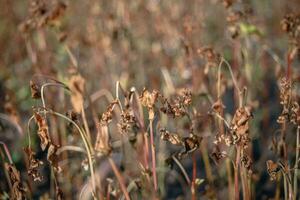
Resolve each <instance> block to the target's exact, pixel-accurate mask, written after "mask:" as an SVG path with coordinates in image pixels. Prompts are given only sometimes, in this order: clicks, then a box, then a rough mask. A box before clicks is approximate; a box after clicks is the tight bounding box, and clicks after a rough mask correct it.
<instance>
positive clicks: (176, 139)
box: [160, 128, 183, 145]
mask: <svg viewBox="0 0 300 200" xmlns="http://www.w3.org/2000/svg"><path fill="white" fill-rule="evenodd" d="M160 138H161V139H162V140H165V141H169V142H170V143H171V144H174V145H183V144H182V138H181V137H180V136H179V135H178V134H171V133H170V132H169V131H167V130H166V129H165V128H164V129H161V130H160Z"/></svg>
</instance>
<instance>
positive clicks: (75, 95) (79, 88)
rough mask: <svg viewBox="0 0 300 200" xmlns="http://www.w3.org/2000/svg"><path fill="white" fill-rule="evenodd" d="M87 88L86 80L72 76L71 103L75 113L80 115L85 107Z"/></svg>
mask: <svg viewBox="0 0 300 200" xmlns="http://www.w3.org/2000/svg"><path fill="white" fill-rule="evenodd" d="M84 87H85V80H84V79H83V77H82V76H81V75H80V74H78V75H73V76H71V78H70V80H69V88H70V90H71V103H72V106H73V108H74V110H75V112H77V113H80V112H81V109H82V106H83V101H84V98H83V93H84Z"/></svg>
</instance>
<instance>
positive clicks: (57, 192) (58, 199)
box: [55, 186, 64, 200]
mask: <svg viewBox="0 0 300 200" xmlns="http://www.w3.org/2000/svg"><path fill="white" fill-rule="evenodd" d="M55 195H56V200H63V199H64V193H63V192H62V190H61V189H60V188H59V187H58V186H56V189H55Z"/></svg>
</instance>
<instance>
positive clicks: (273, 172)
mask: <svg viewBox="0 0 300 200" xmlns="http://www.w3.org/2000/svg"><path fill="white" fill-rule="evenodd" d="M267 171H268V174H269V175H270V179H271V181H273V180H276V176H277V173H278V172H279V171H280V167H279V165H278V164H277V163H275V162H273V161H272V160H268V161H267Z"/></svg>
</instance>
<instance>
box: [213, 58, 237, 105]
mask: <svg viewBox="0 0 300 200" xmlns="http://www.w3.org/2000/svg"><path fill="white" fill-rule="evenodd" d="M223 62H224V63H225V64H226V66H227V68H228V70H229V72H230V75H231V79H232V82H233V85H234V87H235V88H236V90H237V92H238V94H239V95H240V94H241V90H240V88H239V86H238V84H237V80H236V78H235V77H234V74H233V71H232V69H231V65H230V64H229V63H228V61H227V60H225V58H223V57H222V60H221V62H220V64H219V69H218V88H220V87H221V67H222V64H223ZM218 93H219V94H220V91H219V92H218ZM240 103H241V102H240Z"/></svg>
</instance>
